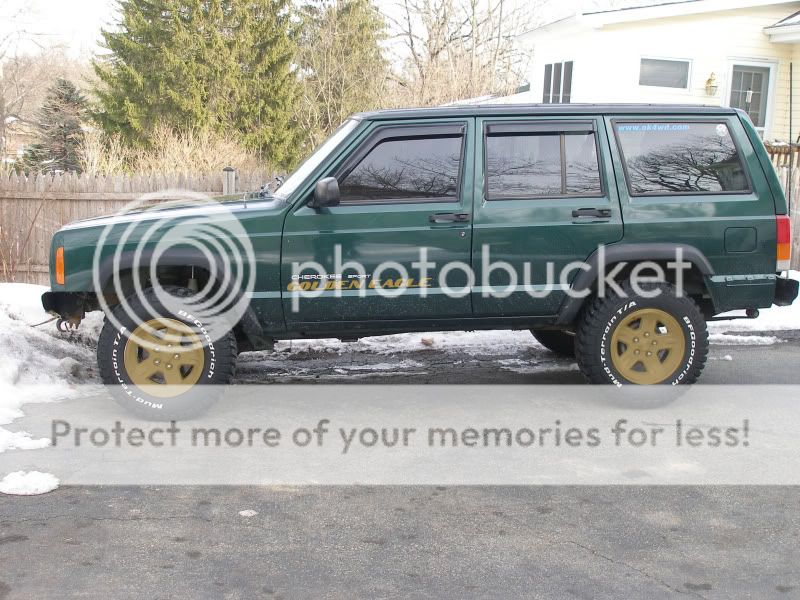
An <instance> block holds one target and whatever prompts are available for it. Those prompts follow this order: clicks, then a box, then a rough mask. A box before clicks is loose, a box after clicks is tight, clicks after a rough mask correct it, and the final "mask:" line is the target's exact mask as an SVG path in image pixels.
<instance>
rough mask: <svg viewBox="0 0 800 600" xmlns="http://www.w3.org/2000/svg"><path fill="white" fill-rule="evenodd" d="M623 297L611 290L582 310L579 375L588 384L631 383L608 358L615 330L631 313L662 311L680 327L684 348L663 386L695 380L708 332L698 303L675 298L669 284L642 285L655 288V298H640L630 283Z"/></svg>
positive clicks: (578, 333)
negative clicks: (657, 293) (676, 364)
mask: <svg viewBox="0 0 800 600" xmlns="http://www.w3.org/2000/svg"><path fill="white" fill-rule="evenodd" d="M621 288H622V290H623V291H624V293H625V296H619V295H617V294H615V293H614V292H613V291H612V292H609V294H608V295H606V297H604V298H599V297H598V298H594V299H592V300H590V301H589V303H588V306H587V307H586V308H585V309H584V310H583V312H582V314H581V316H580V318H579V321H578V326H577V329H576V336H575V339H576V343H575V358H576V359H577V362H578V367H579V368H580V370H581V373H583V375H584V376H585V377H586V379H587V380H588V381H589V382H590V383H597V384H608V383H610V384H614V385H618V386H619V385H624V384H630V383H631V382H630V381H628V380H626V379H625V378H624V377H622V376H621V375H620V373H619V372H618V371H617V369H616V368H615V367H614V365H613V362H612V360H611V356H610V354H611V353H610V344H611V338H612V335H613V333H614V330H615V327H616V326H617V325H619V323H620V322H621V321H622V320H623V319H624V318H625V317H626V315H629V314H630V313H632V312H633V311H636V310H640V309H644V308H655V309H659V310H662V311H664V312H666V313H668V314H669V315H671V316H672V317H673V318H675V319H676V320H677V321H678V323H679V324H680V326H681V328H682V330H683V334H684V338H685V348H684V355H683V360H682V362H681V364H680V366H679V367H678V368H677V369H675V370H674V372H673V373H672V374H671V375H670V376H669V377H667V378H666V379H664V380H663V381H662V382H661V384H662V385H676V384H691V383H694V382H696V381H697V378H698V377H699V376H700V373H701V372H702V371H703V367H704V366H705V363H706V359H707V357H708V329H707V326H706V321H705V319H704V318H703V314H702V313H701V312H700V309H699V308H698V306H697V304H696V303H695V302H694V300H692V299H691V298H690V297H688V296H678V295H677V294H676V293H675V288H674V287H673V286H672V285H670V284H669V283H642V284H640V285H639V288H640V289H641V290H642V291H645V292H648V291H649V290H654V289H656V288H658V289H660V291H661V293H660V294H659V295H658V296H657V297H655V298H645V297H642V296H639V295H638V294H636V292H634V290H633V289H632V287H631V285H630V282H625V283H623V284H622V285H621Z"/></svg>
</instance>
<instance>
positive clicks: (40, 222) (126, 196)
mask: <svg viewBox="0 0 800 600" xmlns="http://www.w3.org/2000/svg"><path fill="white" fill-rule="evenodd" d="M225 177H226V173H224V172H222V171H220V172H219V173H209V174H194V175H193V174H174V175H159V174H156V175H134V176H124V175H117V176H113V177H94V176H78V175H75V174H63V175H61V174H57V175H55V176H49V175H37V176H35V177H24V176H19V175H16V174H5V175H2V174H0V280H1V281H17V282H24V283H38V284H42V285H48V284H49V278H48V264H47V263H48V258H49V251H50V239H51V238H52V236H53V234H54V233H55V232H56V231H57V230H58V229H59V228H61V227H62V226H64V225H66V224H67V223H71V222H73V221H77V220H79V219H87V218H90V217H96V216H99V215H105V214H111V213H114V212H117V211H119V210H121V209H123V208H124V207H125V206H126V205H127V204H128V203H130V202H133V201H134V200H138V199H140V198H141V197H142V196H143V195H144V194H147V193H153V192H158V193H159V194H158V195H159V199H160V200H168V199H170V198H175V197H178V195H177V194H172V193H169V192H168V191H169V190H173V191H175V190H188V191H192V192H200V193H204V194H206V195H208V196H211V197H214V196H219V195H220V194H222V192H223V185H225V187H226V188H228V189H226V191H231V190H230V188H229V186H230V181H229V182H228V183H227V184H224V180H225ZM273 179H274V175H273V174H272V173H268V172H256V171H253V172H244V173H242V172H237V173H236V174H235V182H236V183H235V190H239V191H242V190H257V189H259V188H260V187H261V186H262V185H264V184H265V183H268V182H271V181H272V180H273ZM235 190H234V191H235ZM162 196H163V197H162ZM154 201H158V200H154Z"/></svg>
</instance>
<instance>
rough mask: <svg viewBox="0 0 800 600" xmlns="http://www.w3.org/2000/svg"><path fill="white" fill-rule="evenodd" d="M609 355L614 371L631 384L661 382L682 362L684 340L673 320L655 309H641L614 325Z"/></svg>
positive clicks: (679, 326) (675, 320)
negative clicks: (615, 326)
mask: <svg viewBox="0 0 800 600" xmlns="http://www.w3.org/2000/svg"><path fill="white" fill-rule="evenodd" d="M610 352H611V363H612V364H613V365H614V368H615V369H616V370H617V372H618V373H619V374H620V375H621V376H622V377H624V378H625V379H627V380H628V381H630V382H631V383H636V384H640V385H649V384H656V383H662V382H663V381H664V380H666V379H667V378H668V377H669V376H670V375H672V374H673V373H674V372H675V370H676V369H677V368H678V367H679V366H680V365H681V364H682V363H683V357H684V354H685V352H686V338H685V336H684V334H683V328H682V327H681V325H680V323H679V322H678V320H677V319H676V318H675V317H673V316H672V315H670V314H669V313H667V312H665V311H663V310H661V309H658V308H641V309H639V310H636V311H634V312H632V313H631V314H629V315H628V316H626V317H625V318H624V319H622V321H620V323H619V325H617V328H616V329H615V330H614V333H613V334H612V335H611V348H610Z"/></svg>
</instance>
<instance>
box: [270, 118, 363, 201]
mask: <svg viewBox="0 0 800 600" xmlns="http://www.w3.org/2000/svg"><path fill="white" fill-rule="evenodd" d="M360 122H361V121H359V120H358V119H347V121H345V122H344V123H342V124H341V125H339V128H338V129H337V130H336V131H334V132H333V135H331V136H330V137H329V138H328V139H327V140H325V141H324V142H323V143H322V144H320V145H319V146H317V149H316V150H314V152H312V153H311V156H309V157H308V158H306V159H305V160H304V161H303V162H302V164H301V165H300V166H299V167H297V169H296V170H295V172H294V173H292V174H291V175H289V178H288V179H287V180H286V181H284V182H283V184H281V187H279V188H278V189H277V190H275V195H276V196H280V197H282V198H286V197H288V196H290V195H291V194H292V193H293V192H294V191H295V190H296V189H297V188H298V187H299V186H300V184H302V183H303V182H304V181H305V180H306V178H307V177H308V176H309V175H311V173H312V172H313V171H314V170H315V169H316V168H317V167H318V166H319V165H320V164H322V161H324V160H325V159H326V158H327V157H328V155H329V154H330V153H331V152H333V151H334V150H335V149H336V148H337V146H339V144H341V143H342V141H343V140H344V139H345V138H346V137H347V136H348V135H350V133H352V131H353V130H354V129H355V128H356V127H358V125H359V123H360Z"/></svg>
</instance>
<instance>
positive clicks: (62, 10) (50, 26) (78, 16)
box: [0, 0, 648, 58]
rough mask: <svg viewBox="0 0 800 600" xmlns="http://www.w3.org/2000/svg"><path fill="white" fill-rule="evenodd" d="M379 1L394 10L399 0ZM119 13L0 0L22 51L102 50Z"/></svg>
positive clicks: (3, 29) (562, 8) (572, 2)
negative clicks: (24, 37)
mask: <svg viewBox="0 0 800 600" xmlns="http://www.w3.org/2000/svg"><path fill="white" fill-rule="evenodd" d="M522 1H525V0H522ZM603 1H604V0H550V2H549V5H548V7H547V8H546V9H545V11H546V12H547V13H550V14H552V15H554V16H558V17H560V16H563V15H565V14H569V13H570V12H575V10H577V9H578V8H579V7H584V8H586V9H589V7H591V8H593V9H596V7H597V5H598V4H599V3H601V2H603ZM606 1H608V0H606ZM376 3H377V4H378V5H379V6H381V8H382V9H384V10H386V11H387V12H390V13H391V12H392V7H393V6H394V5H396V4H397V0H377V2H376ZM646 3H648V2H647V0H645V1H643V2H641V4H646ZM387 9H388V10H387ZM115 12H116V2H115V0H0V40H1V39H3V37H4V35H5V34H6V33H8V32H10V31H12V30H18V29H25V30H26V31H28V32H30V33H35V34H37V35H36V37H35V39H36V42H35V43H34V42H30V41H22V42H20V43H19V44H17V45H16V50H17V51H18V52H31V51H35V50H36V45H35V44H36V43H38V44H41V45H44V46H57V45H61V46H64V47H65V48H66V49H67V51H68V52H69V53H70V54H71V55H72V56H74V57H76V58H78V57H80V56H84V55H90V54H93V53H95V52H97V51H98V50H99V47H98V45H97V43H98V41H99V39H100V29H101V28H103V27H109V26H110V25H111V24H112V23H113V21H114V15H115Z"/></svg>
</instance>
